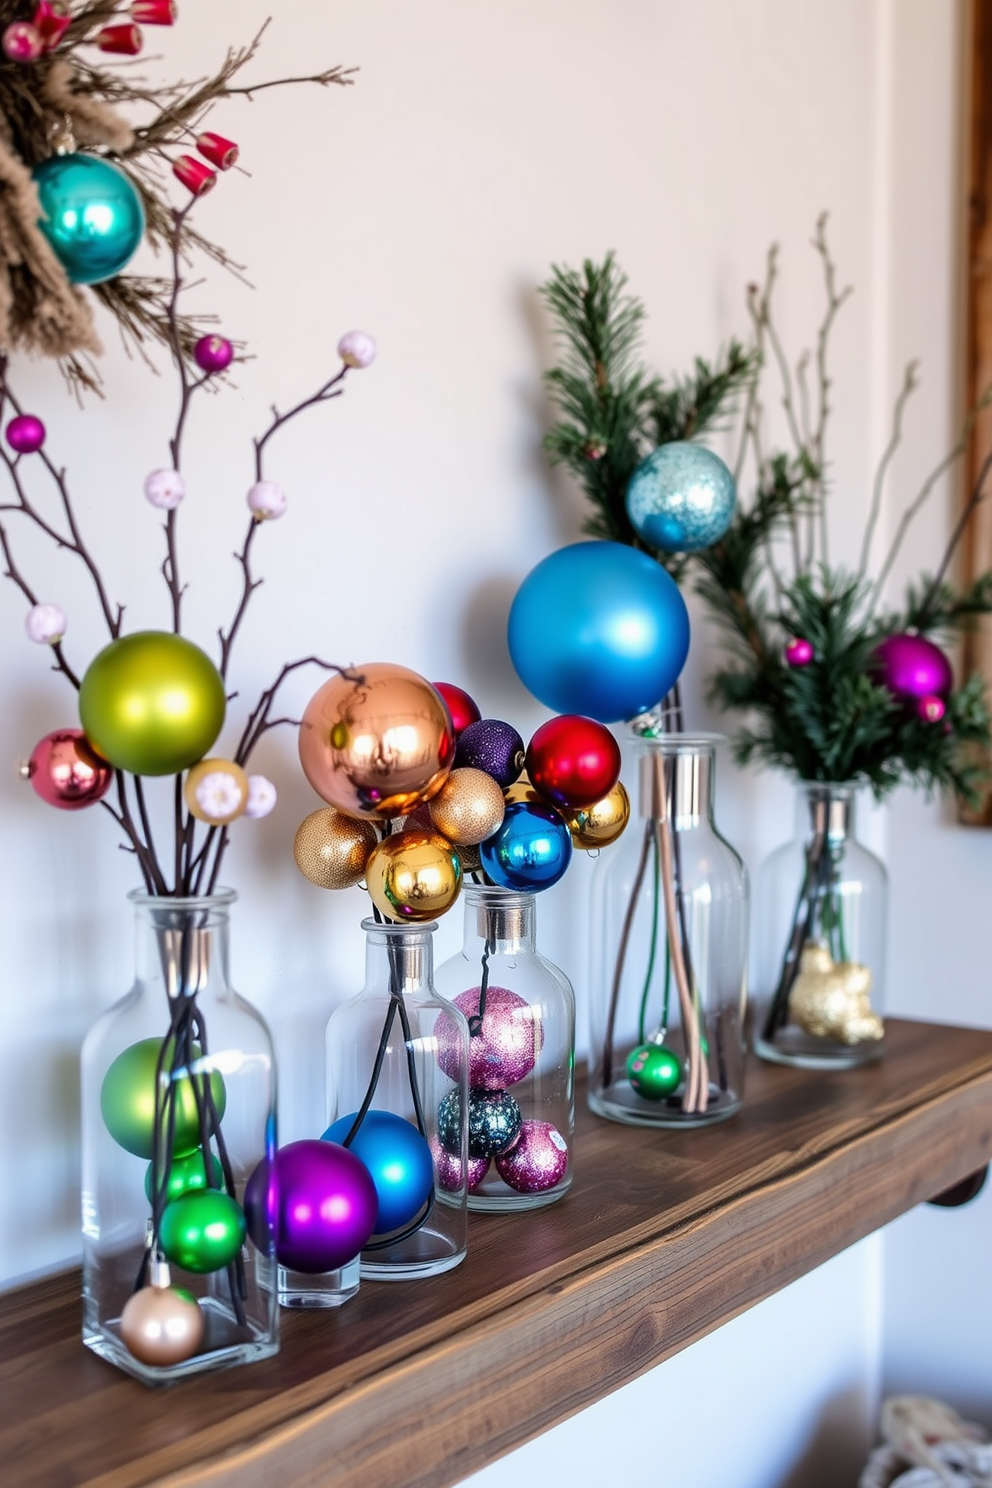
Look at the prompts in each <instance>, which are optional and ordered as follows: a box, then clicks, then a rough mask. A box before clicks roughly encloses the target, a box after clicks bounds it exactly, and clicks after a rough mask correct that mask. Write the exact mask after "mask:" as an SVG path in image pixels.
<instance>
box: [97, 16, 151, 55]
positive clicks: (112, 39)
mask: <svg viewBox="0 0 992 1488" xmlns="http://www.w3.org/2000/svg"><path fill="white" fill-rule="evenodd" d="M96 44H97V46H98V47H99V48H100V50H101V52H114V53H116V54H117V55H118V56H121V57H136V56H137V55H138V53H139V52H140V51H141V48H142V46H143V45H144V43H143V41H142V37H141V28H140V26H135V25H133V24H132V22H130V21H125V22H124V23H123V25H120V26H104V28H103V30H102V31H98V32H97V35H96Z"/></svg>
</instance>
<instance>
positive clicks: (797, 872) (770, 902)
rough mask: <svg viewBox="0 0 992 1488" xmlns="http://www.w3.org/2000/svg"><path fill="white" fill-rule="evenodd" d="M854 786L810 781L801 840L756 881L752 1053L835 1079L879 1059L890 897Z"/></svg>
mask: <svg viewBox="0 0 992 1488" xmlns="http://www.w3.org/2000/svg"><path fill="white" fill-rule="evenodd" d="M856 790H857V788H856V786H854V785H850V784H840V785H834V784H829V783H828V784H824V783H821V782H818V781H803V782H802V783H801V784H800V786H799V792H798V803H797V819H796V835H795V837H794V838H793V840H792V841H791V842H789V843H786V844H785V846H783V847H780V848H778V849H777V850H776V851H775V852H773V853H772V854H771V856H770V857H769V858H766V860H765V862H764V863H763V864H762V865H761V867H760V868H759V870H758V873H757V876H756V881H755V965H754V988H755V993H756V1002H757V1007H756V1013H755V1022H754V1034H755V1037H754V1047H755V1051H756V1052H757V1053H758V1054H760V1055H761V1057H762V1058H763V1059H770V1060H773V1061H774V1062H776V1063H778V1064H797V1065H803V1066H805V1067H806V1068H809V1069H837V1068H845V1067H848V1066H852V1065H858V1064H865V1063H867V1062H868V1061H869V1060H872V1059H878V1058H879V1057H880V1056H881V1054H882V1051H883V1046H884V1034H885V1029H884V1025H883V1022H882V1019H881V1016H880V1014H879V1008H880V1006H881V996H882V978H883V973H884V957H885V919H886V904H887V897H888V888H887V880H886V873H885V868H884V867H883V865H882V864H881V863H880V862H879V860H878V858H876V857H875V855H874V853H871V852H869V851H868V849H867V848H866V847H863V846H862V844H861V843H860V842H858V841H857V839H856V837H855V830H854V807H855V797H856Z"/></svg>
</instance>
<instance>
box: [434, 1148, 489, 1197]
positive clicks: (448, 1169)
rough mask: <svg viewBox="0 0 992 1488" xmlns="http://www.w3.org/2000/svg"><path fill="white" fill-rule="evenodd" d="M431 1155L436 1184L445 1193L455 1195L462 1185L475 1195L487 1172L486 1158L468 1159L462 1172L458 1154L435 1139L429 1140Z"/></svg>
mask: <svg viewBox="0 0 992 1488" xmlns="http://www.w3.org/2000/svg"><path fill="white" fill-rule="evenodd" d="M431 1155H432V1157H433V1158H434V1168H435V1171H436V1173H437V1181H438V1184H439V1186H440V1187H441V1188H443V1189H444V1191H445V1193H457V1192H458V1190H459V1189H460V1188H461V1187H462V1184H463V1183H464V1184H465V1187H466V1188H467V1189H468V1191H469V1193H475V1191H476V1189H477V1188H478V1186H479V1184H480V1183H481V1182H482V1180H483V1178H485V1176H486V1174H487V1173H488V1171H489V1159H488V1157H470V1158H469V1160H468V1163H467V1165H466V1167H465V1169H464V1172H463V1170H462V1160H461V1158H460V1157H459V1156H458V1154H457V1153H456V1152H449V1151H448V1149H447V1148H446V1147H442V1146H441V1143H440V1142H439V1141H438V1140H437V1138H436V1137H432V1138H431Z"/></svg>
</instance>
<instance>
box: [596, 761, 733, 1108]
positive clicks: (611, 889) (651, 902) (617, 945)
mask: <svg viewBox="0 0 992 1488" xmlns="http://www.w3.org/2000/svg"><path fill="white" fill-rule="evenodd" d="M634 737H635V748H636V752H637V758H638V771H639V816H640V820H639V822H637V821H631V823H630V825H629V826H628V828H627V831H626V832H625V833H624V835H623V837H622V838H621V840H620V841H619V843H617V844H616V846H614V847H612V848H611V849H610V851H609V853H607V854H604V856H603V858H602V859H601V861H600V863H599V864H598V865H597V870H596V874H595V876H594V880H593V914H592V942H593V943H592V956H591V967H592V974H593V986H592V992H591V998H590V1064H591V1068H590V1074H589V1105H590V1106H591V1108H592V1109H593V1110H594V1111H595V1112H596V1113H597V1115H599V1116H605V1117H607V1118H608V1119H610V1120H611V1121H620V1122H625V1123H627V1124H629V1125H634V1126H700V1125H704V1124H706V1123H708V1122H713V1121H721V1120H723V1119H725V1118H726V1117H728V1116H732V1115H733V1114H734V1112H735V1111H737V1110H738V1109H739V1108H740V1104H741V1100H742V1098H743V1089H744V1012H745V1003H746V995H747V934H748V885H747V874H746V872H745V869H744V864H743V863H742V861H741V859H740V857H739V856H738V855H737V853H736V852H735V851H734V849H733V848H732V847H731V846H730V844H729V842H727V841H726V840H725V838H723V837H722V836H721V835H720V833H719V831H718V830H717V827H716V824H715V822H714V819H713V774H714V765H715V759H716V746H717V744H718V743H719V742H720V740H719V737H718V736H715V735H688V734H670V735H664V736H662V737H658V738H654V737H646V736H642V735H637V734H635V736H634Z"/></svg>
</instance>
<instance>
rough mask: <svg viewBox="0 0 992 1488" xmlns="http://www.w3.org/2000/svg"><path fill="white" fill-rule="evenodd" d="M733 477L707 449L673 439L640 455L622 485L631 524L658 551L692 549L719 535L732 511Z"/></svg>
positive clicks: (715, 539)
mask: <svg viewBox="0 0 992 1488" xmlns="http://www.w3.org/2000/svg"><path fill="white" fill-rule="evenodd" d="M736 502H737V490H736V488H735V486H734V477H733V476H732V475H731V473H730V471H729V470H728V469H727V466H726V465H725V464H724V463H723V461H722V460H721V459H720V457H719V455H714V454H713V452H712V450H708V449H704V448H703V446H702V445H701V444H690V443H688V441H685V440H673V441H672V443H671V444H663V445H661V446H660V447H659V448H658V449H656V450H655V451H654V453H653V454H650V455H648V457H647V459H646V460H642V461H641V463H640V465H638V467H637V469H636V470H635V471H634V474H633V475H632V476H631V478H630V484H629V485H628V487H627V515H628V517H629V518H630V522H631V526H632V527H633V529H634V531H635V532H636V533H637V535H638V537H640V538H642V539H643V541H644V542H646V543H647V544H648V546H649V547H651V548H654V549H655V550H656V551H660V552H662V553H698V552H699V551H700V549H701V548H709V547H712V545H713V544H714V543H715V542H719V541H720V538H721V537H723V535H724V533H725V532H726V530H727V528H728V527H729V526H730V523H731V521H732V519H733V515H734V506H735V504H736Z"/></svg>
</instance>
